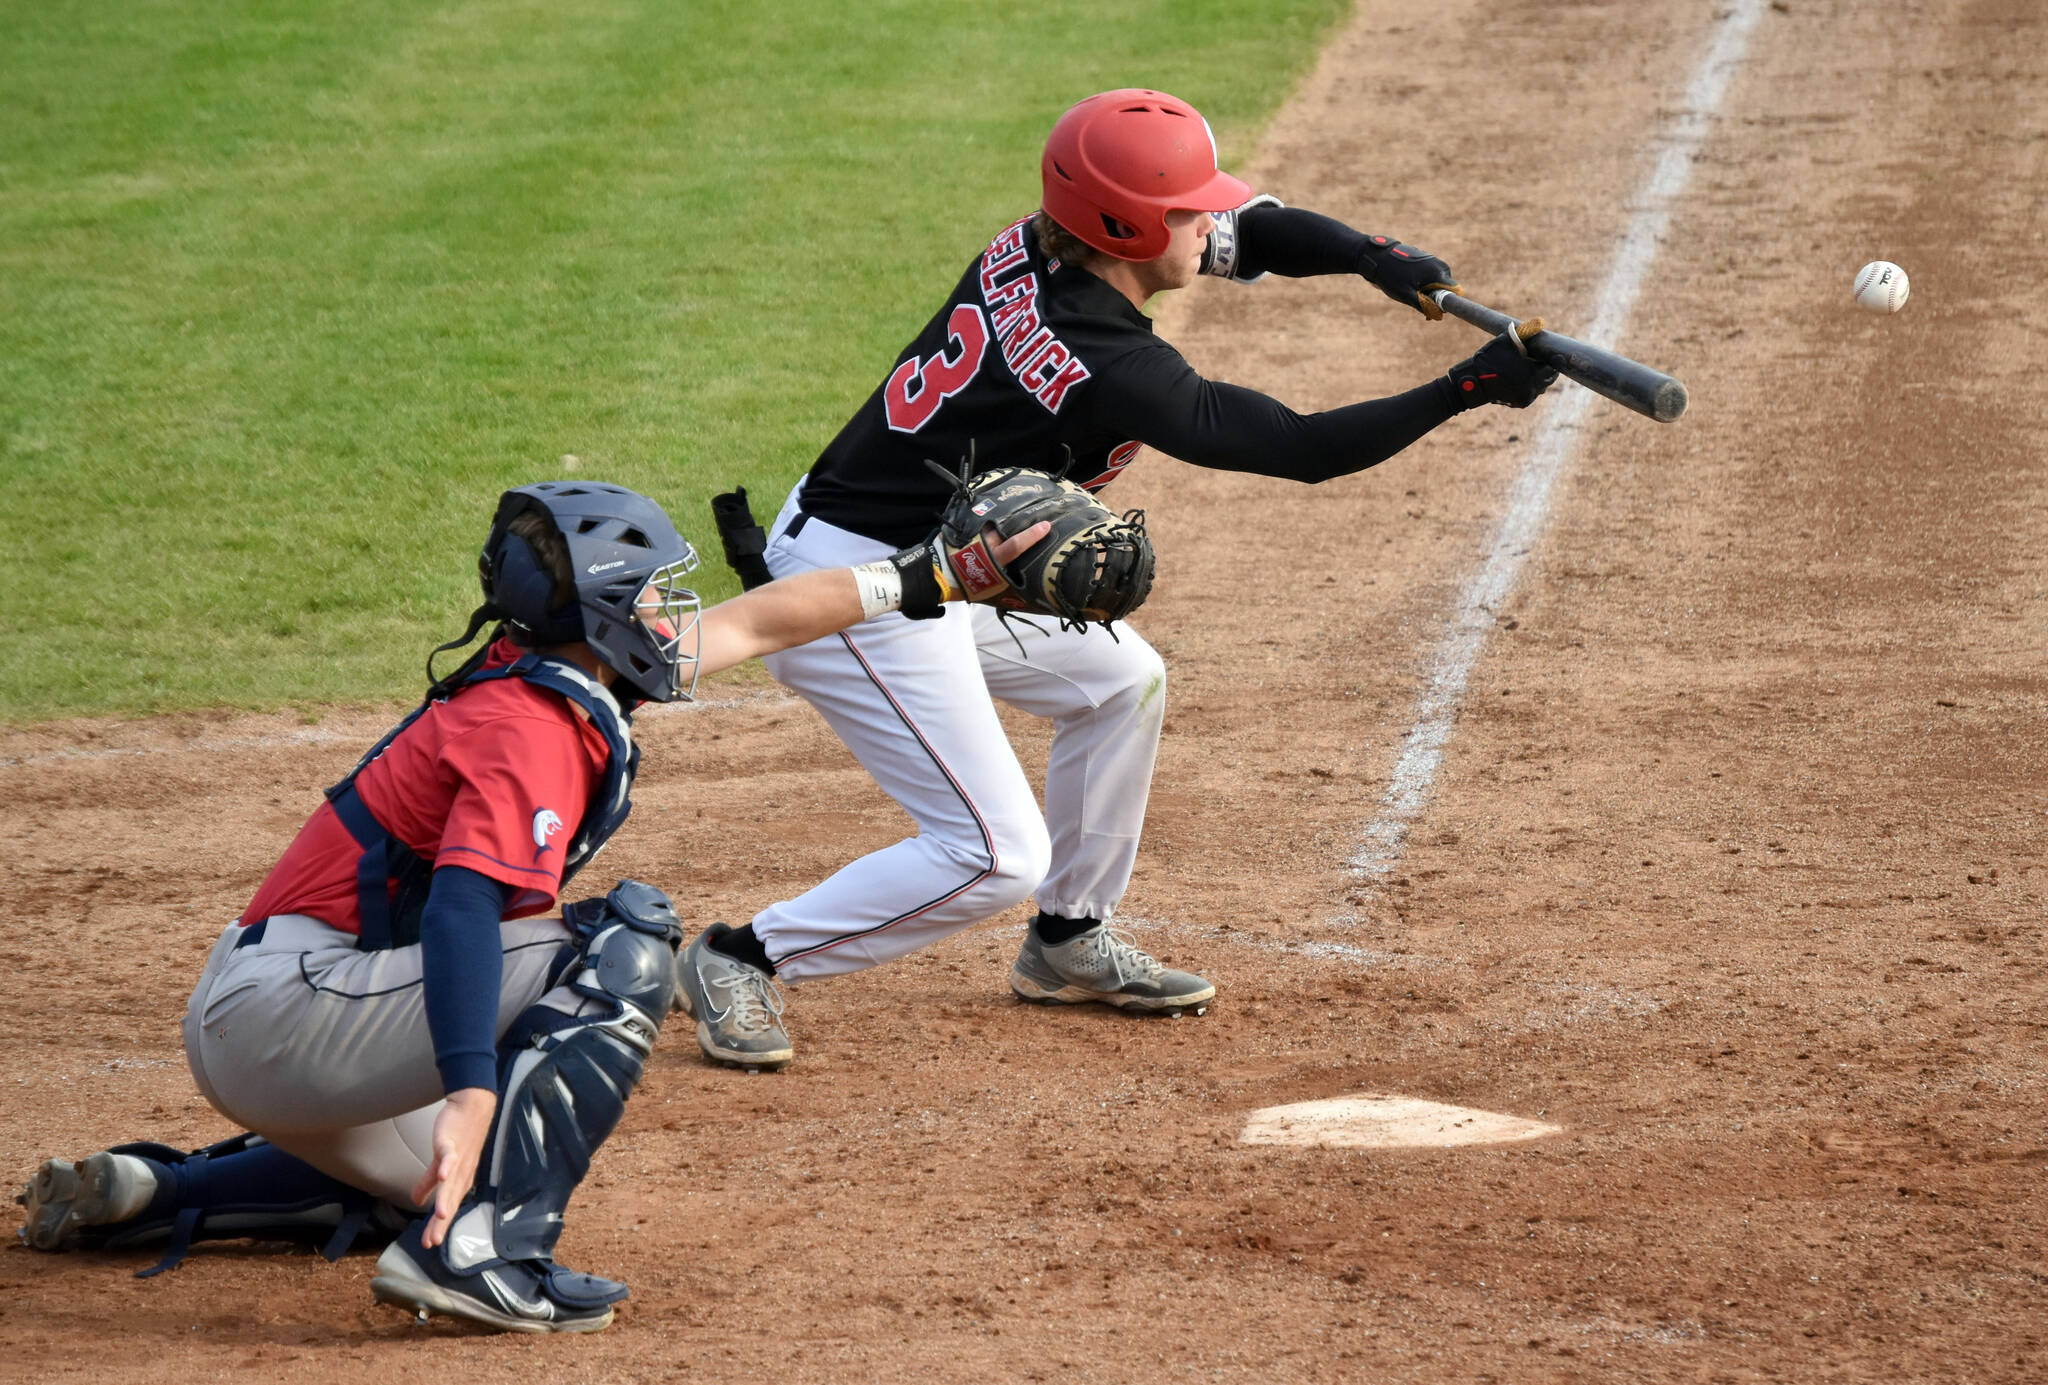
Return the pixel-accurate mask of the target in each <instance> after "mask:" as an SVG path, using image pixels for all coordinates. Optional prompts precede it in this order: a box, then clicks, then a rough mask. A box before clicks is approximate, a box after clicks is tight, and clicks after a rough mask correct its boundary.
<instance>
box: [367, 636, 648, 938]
mask: <svg viewBox="0 0 2048 1385" xmlns="http://www.w3.org/2000/svg"><path fill="white" fill-rule="evenodd" d="M500 678H524V679H525V680H526V681H527V682H529V683H531V684H533V685H534V686H535V687H540V688H546V689H547V690H548V691H549V692H552V693H555V694H558V695H559V696H561V697H564V698H567V699H568V700H569V701H570V702H571V703H572V704H574V705H575V706H577V707H580V708H581V709H582V710H583V711H584V712H585V713H586V714H588V715H589V717H590V723H591V725H593V726H595V727H596V728H597V729H598V730H599V731H600V732H602V733H603V735H604V739H605V745H606V746H607V748H608V749H609V751H610V754H609V755H607V756H606V758H605V767H604V778H603V779H602V780H600V781H599V782H598V785H597V787H596V788H595V789H593V790H592V791H591V796H590V802H589V804H588V805H586V806H585V808H584V810H583V821H582V822H581V823H580V824H579V825H578V826H577V828H576V835H575V836H574V837H572V838H570V839H569V845H568V846H567V848H566V849H565V850H564V852H563V858H562V859H563V865H562V884H563V886H564V887H565V888H566V887H567V885H568V883H569V881H570V880H571V879H572V878H574V876H575V874H576V872H577V871H579V870H581V869H582V868H583V867H584V866H585V865H586V864H588V863H589V861H590V858H591V857H593V856H595V855H597V853H598V851H599V850H600V849H602V848H603V846H604V844H605V843H606V842H607V841H609V840H610V839H611V836H612V834H613V833H614V832H617V831H618V830H619V829H620V828H621V827H623V826H625V823H626V817H627V815H628V814H629V813H631V812H632V811H633V803H632V800H631V798H629V797H628V795H629V793H630V792H631V790H632V787H633V775H634V773H635V772H636V771H637V770H638V769H639V768H640V747H639V746H637V745H634V744H633V736H632V721H631V719H630V718H629V717H628V716H627V715H626V713H625V712H623V711H621V710H620V708H619V704H618V701H617V700H616V699H615V698H613V696H612V695H611V692H610V691H609V690H608V689H607V688H605V686H604V685H603V684H602V683H599V682H598V681H597V680H596V679H595V678H592V677H591V676H590V675H589V674H587V673H585V672H584V671H583V670H582V669H580V668H577V667H576V666H575V665H574V664H570V663H565V662H563V661H562V660H560V659H544V658H542V657H541V656H540V655H538V654H528V655H525V656H523V657H522V658H520V659H518V660H517V661H515V662H513V663H510V664H506V665H503V666H502V667H499V668H493V669H484V670H482V671H481V672H477V673H472V674H470V675H469V676H468V677H466V678H464V679H463V680H462V681H461V682H460V683H457V684H456V685H455V686H454V687H453V688H451V689H449V690H448V692H447V693H446V694H445V695H444V697H442V698H440V699H435V698H429V699H428V700H427V701H425V702H422V703H421V704H420V705H419V706H418V707H416V708H414V709H413V711H412V713H411V714H410V715H409V716H407V717H406V719H405V720H404V721H401V722H399V723H398V725H396V726H394V727H393V728H392V729H391V730H390V732H389V733H387V734H386V735H385V737H384V739H382V740H380V741H378V742H377V743H376V744H375V745H373V746H371V747H370V750H369V753H368V754H366V755H364V756H363V758H362V759H361V760H359V761H357V763H356V767H355V768H354V769H352V770H350V771H349V772H348V777H347V778H346V779H343V780H342V781H341V782H340V783H339V784H336V785H335V786H334V787H333V788H331V789H329V790H327V801H328V802H329V803H331V804H333V805H334V815H335V816H336V817H337V818H339V819H340V820H341V825H342V826H343V827H345V828H347V829H348V834H349V836H351V837H353V838H354V839H355V843H356V845H357V846H359V847H361V848H362V851H363V854H362V856H361V857H360V858H359V859H358V860H357V863H356V911H357V914H358V916H359V917H360V918H361V920H362V935H361V941H360V942H359V943H358V944H357V945H358V946H359V947H360V948H361V949H362V950H363V951H365V952H381V951H384V950H385V949H388V948H394V947H409V946H411V945H412V944H413V943H416V942H418V941H419V940H420V913H421V911H422V910H424V909H425V908H426V905H427V891H428V890H429V889H431V888H432V886H433V879H434V863H433V862H432V861H430V860H427V859H426V858H424V857H422V856H421V855H420V854H419V853H418V852H416V851H414V850H413V849H412V848H411V847H409V846H407V845H406V844H405V843H404V842H403V841H401V840H399V838H398V837H397V836H395V835H393V834H392V833H391V832H390V831H388V830H387V829H386V828H385V826H384V825H383V824H382V823H380V822H378V821H377V818H376V815H375V814H374V813H372V812H371V811H370V809H369V805H368V804H366V803H364V802H363V797H362V795H361V794H360V793H358V792H357V791H356V776H357V775H359V774H361V773H362V772H363V770H364V768H365V767H366V766H368V765H369V763H370V762H371V761H372V760H375V759H376V758H377V757H378V756H380V755H382V754H383V753H384V752H385V750H386V749H388V748H389V747H390V745H391V743H392V742H393V741H395V740H397V739H398V738H399V737H400V736H401V735H403V734H404V733H405V729H406V728H407V727H409V726H411V725H412V724H413V723H414V722H416V721H418V720H419V719H420V717H421V716H423V715H425V713H426V711H427V709H428V708H429V707H431V706H433V705H434V703H435V702H436V701H445V700H446V699H447V698H449V697H455V696H457V695H459V694H460V693H461V692H462V691H463V690H464V689H465V688H471V687H474V686H476V685H477V684H479V683H489V682H494V681H496V680H498V679H500Z"/></svg>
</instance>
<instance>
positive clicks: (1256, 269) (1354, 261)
mask: <svg viewBox="0 0 2048 1385" xmlns="http://www.w3.org/2000/svg"><path fill="white" fill-rule="evenodd" d="M1237 240H1238V249H1237V266H1238V267H1237V273H1238V277H1239V278H1242V279H1252V278H1256V277H1257V276H1259V275H1261V274H1278V275H1280V276H1282V277H1283V278H1288V279H1312V278H1314V277H1315V276H1317V275H1319V274H1358V273H1362V272H1363V271H1364V269H1365V268H1366V263H1367V250H1368V248H1369V247H1370V245H1371V242H1370V241H1368V240H1367V239H1366V237H1365V233H1364V232H1363V231H1354V230H1352V229H1351V228H1350V227H1349V226H1346V225H1345V224H1344V223H1343V222H1341V221H1337V220H1335V219H1333V218H1331V217H1327V216H1323V215H1322V214H1321V213H1319V212H1305V211H1302V210H1301V209H1300V208H1298V207H1273V206H1262V207H1252V208H1250V209H1248V210H1246V211H1242V212H1239V213H1238V214H1237Z"/></svg>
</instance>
